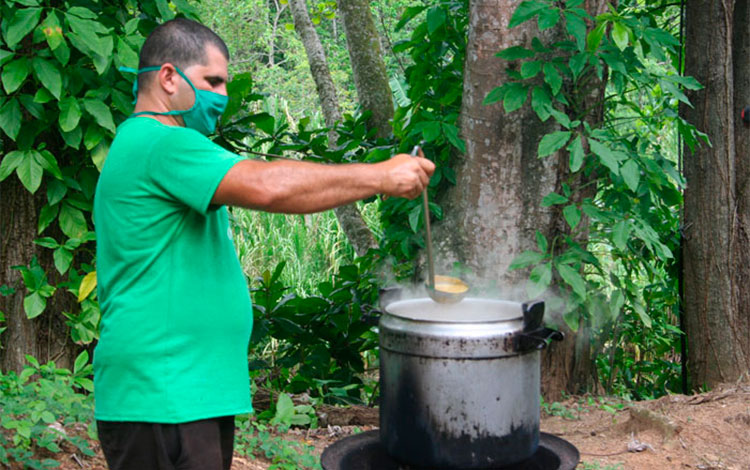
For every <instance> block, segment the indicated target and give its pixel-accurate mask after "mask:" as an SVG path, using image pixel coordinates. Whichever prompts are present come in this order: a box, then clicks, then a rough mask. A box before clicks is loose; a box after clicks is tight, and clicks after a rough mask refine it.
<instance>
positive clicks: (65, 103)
mask: <svg viewBox="0 0 750 470" xmlns="http://www.w3.org/2000/svg"><path fill="white" fill-rule="evenodd" d="M59 106H60V117H59V119H58V122H59V123H60V129H62V131H63V132H70V131H72V130H73V129H75V128H76V127H77V126H78V121H80V120H81V106H80V105H79V104H78V101H77V100H76V99H75V98H73V97H72V96H68V97H66V98H63V99H61V100H60V104H59ZM78 140H79V141H80V137H79V139H78Z"/></svg>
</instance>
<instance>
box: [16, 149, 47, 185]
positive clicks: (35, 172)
mask: <svg viewBox="0 0 750 470" xmlns="http://www.w3.org/2000/svg"><path fill="white" fill-rule="evenodd" d="M33 152H35V151H27V152H24V157H23V160H21V162H20V163H19V164H18V166H17V167H16V175H18V179H19V180H21V184H23V186H24V187H25V188H26V189H27V190H28V191H29V192H30V193H32V194H33V193H35V192H36V190H37V189H39V185H41V184H42V173H43V172H44V169H43V168H42V165H40V164H39V162H37V161H36V158H35V157H34V153H33Z"/></svg>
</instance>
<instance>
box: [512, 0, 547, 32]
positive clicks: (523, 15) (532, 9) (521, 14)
mask: <svg viewBox="0 0 750 470" xmlns="http://www.w3.org/2000/svg"><path fill="white" fill-rule="evenodd" d="M546 8H548V7H547V5H546V4H545V3H543V2H539V1H529V0H526V1H523V2H521V4H520V5H518V8H516V11H514V12H513V15H512V16H511V17H510V22H509V23H508V28H515V27H516V26H518V25H520V24H521V23H524V22H526V21H528V20H530V19H531V18H533V17H535V16H536V15H537V14H538V13H539V12H540V11H541V10H544V9H546Z"/></svg>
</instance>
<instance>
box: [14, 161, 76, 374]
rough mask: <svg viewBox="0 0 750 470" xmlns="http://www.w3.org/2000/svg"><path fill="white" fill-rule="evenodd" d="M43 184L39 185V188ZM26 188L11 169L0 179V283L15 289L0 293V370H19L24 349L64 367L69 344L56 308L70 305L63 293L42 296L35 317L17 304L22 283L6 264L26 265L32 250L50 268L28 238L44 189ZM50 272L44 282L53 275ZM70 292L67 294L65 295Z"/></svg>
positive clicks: (47, 256)
mask: <svg viewBox="0 0 750 470" xmlns="http://www.w3.org/2000/svg"><path fill="white" fill-rule="evenodd" d="M42 189H43V188H42ZM42 189H40V190H39V191H37V194H36V195H33V194H31V193H29V192H28V191H27V190H26V188H24V187H23V186H22V185H21V183H20V181H18V178H16V176H15V175H11V176H9V177H8V178H7V179H6V180H5V181H3V182H2V183H0V201H2V205H1V206H0V286H2V285H6V286H8V287H10V288H12V289H14V290H15V292H14V293H13V294H10V295H7V296H2V295H0V311H1V312H3V313H4V315H5V321H6V324H5V325H4V326H5V327H7V330H6V331H4V332H3V333H2V336H0V345H2V349H0V370H2V371H3V372H7V371H11V370H13V371H16V372H20V371H21V370H22V369H23V368H24V365H25V364H26V357H25V356H26V355H27V354H29V355H31V356H34V357H35V358H37V359H39V361H40V362H47V361H49V360H55V361H56V363H57V365H58V366H60V367H67V368H69V367H70V366H71V365H72V363H73V359H74V357H75V348H74V345H73V343H72V341H70V339H69V337H68V332H67V328H66V326H65V324H64V317H63V315H62V312H63V311H64V310H71V306H72V305H71V302H70V299H71V298H72V296H70V294H69V293H67V292H65V290H64V289H60V290H59V291H58V292H57V293H55V294H54V295H53V296H52V297H51V298H49V299H48V300H47V309H46V310H45V312H44V313H43V314H42V315H40V316H39V317H37V318H34V319H31V320H30V319H28V318H27V317H26V313H25V311H24V308H23V300H24V297H25V295H26V288H25V286H24V283H23V279H22V277H21V273H20V272H19V271H18V270H16V269H12V266H26V265H28V264H29V262H30V261H31V259H32V257H33V256H37V259H38V261H39V264H40V265H41V266H42V267H43V268H45V269H46V271H47V272H48V273H51V272H52V271H54V267H53V260H52V256H51V251H50V250H48V249H46V248H41V247H39V246H37V245H35V244H34V239H35V238H36V226H37V214H38V213H39V210H40V209H41V207H42V206H43V205H44V199H43V197H44V196H43V194H44V191H43V190H42ZM55 274H56V271H55V273H54V274H53V278H51V279H50V283H52V284H54V283H55V282H56V281H59V278H58V276H55ZM68 296H70V298H68Z"/></svg>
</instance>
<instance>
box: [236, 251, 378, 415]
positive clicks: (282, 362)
mask: <svg viewBox="0 0 750 470" xmlns="http://www.w3.org/2000/svg"><path fill="white" fill-rule="evenodd" d="M373 259H374V257H369V258H368V257H365V258H359V259H358V260H357V261H358V264H354V265H347V266H342V267H341V268H340V269H339V271H338V273H337V274H336V275H335V276H334V277H333V279H332V280H331V281H325V282H322V283H320V284H319V285H318V290H319V291H320V293H321V295H319V296H308V297H298V296H297V295H296V294H294V293H291V292H289V290H290V289H289V288H288V287H287V286H284V285H283V284H281V283H280V282H279V279H280V276H281V272H282V270H283V269H284V263H283V262H282V263H280V264H279V265H278V266H277V267H276V269H275V270H274V271H273V272H270V271H266V272H265V273H263V276H262V277H261V278H259V279H257V283H258V287H255V288H254V289H253V305H254V312H255V318H254V325H253V336H252V338H251V341H250V343H251V354H252V356H253V357H255V358H257V359H255V360H253V361H252V362H251V370H252V371H255V372H256V375H263V376H265V375H266V374H268V375H267V376H266V377H265V378H266V380H267V381H268V383H269V384H270V385H271V386H272V388H273V389H275V390H286V391H288V392H291V393H300V392H303V391H309V393H311V394H312V395H313V396H318V397H321V398H325V399H327V400H329V401H333V402H343V403H353V402H360V401H361V397H360V393H361V390H360V388H361V384H362V380H361V378H360V377H359V376H358V374H361V373H363V372H364V370H365V364H364V359H363V356H362V353H363V352H365V351H369V350H372V349H374V348H375V346H376V345H377V337H376V335H375V334H374V333H373V332H372V331H371V328H372V327H371V324H370V322H369V321H368V319H369V316H370V315H371V314H372V312H373V311H374V310H375V309H376V307H375V305H376V302H377V295H378V289H377V282H376V279H375V278H374V276H373V275H372V274H371V272H370V271H369V269H370V268H371V266H372V263H373V262H374V261H373ZM271 339H273V340H274V343H275V347H274V348H272V351H271V353H270V354H265V355H264V354H263V350H264V348H266V347H267V346H268V345H269V343H270V342H271Z"/></svg>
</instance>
